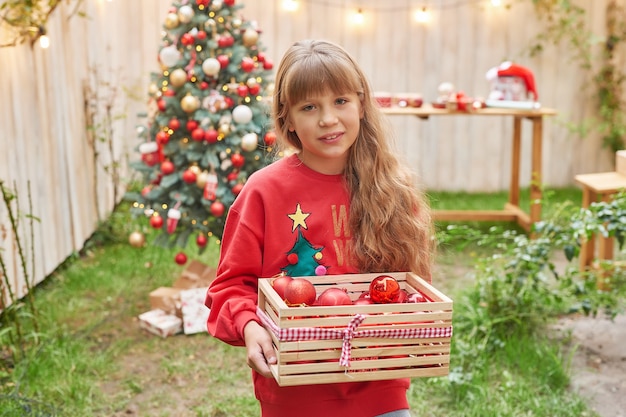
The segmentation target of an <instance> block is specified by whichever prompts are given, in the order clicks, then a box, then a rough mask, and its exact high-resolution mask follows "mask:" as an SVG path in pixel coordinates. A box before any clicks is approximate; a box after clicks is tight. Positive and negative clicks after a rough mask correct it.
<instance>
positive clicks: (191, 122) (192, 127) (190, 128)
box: [187, 119, 198, 132]
mask: <svg viewBox="0 0 626 417" xmlns="http://www.w3.org/2000/svg"><path fill="white" fill-rule="evenodd" d="M197 127H198V122H196V121H195V120H193V119H190V120H187V131H189V132H193V131H194V130H195V129H196V128H197Z"/></svg>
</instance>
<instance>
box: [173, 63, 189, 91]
mask: <svg viewBox="0 0 626 417" xmlns="http://www.w3.org/2000/svg"><path fill="white" fill-rule="evenodd" d="M186 82H187V73H186V72H185V70H184V69H181V68H178V69H175V70H174V71H172V73H171V74H170V84H172V86H174V87H176V88H179V87H182V86H183V85H185V83H186Z"/></svg>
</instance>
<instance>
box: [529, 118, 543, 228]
mask: <svg viewBox="0 0 626 417" xmlns="http://www.w3.org/2000/svg"><path fill="white" fill-rule="evenodd" d="M532 122H533V149H532V157H531V161H532V162H531V170H532V171H531V178H530V223H531V225H532V224H534V223H536V222H538V221H539V220H541V189H542V187H543V184H542V182H541V181H542V179H541V168H542V160H543V158H542V149H541V147H542V141H543V138H542V132H543V118H541V117H533V118H532Z"/></svg>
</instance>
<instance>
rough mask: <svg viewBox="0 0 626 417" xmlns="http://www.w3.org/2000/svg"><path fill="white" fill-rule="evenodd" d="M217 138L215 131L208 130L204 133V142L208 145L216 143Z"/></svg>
mask: <svg viewBox="0 0 626 417" xmlns="http://www.w3.org/2000/svg"><path fill="white" fill-rule="evenodd" d="M218 136H219V134H218V133H217V130H215V129H209V130H207V131H206V132H204V140H206V141H207V142H208V143H215V142H217V138H218Z"/></svg>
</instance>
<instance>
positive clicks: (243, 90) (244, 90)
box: [237, 85, 250, 97]
mask: <svg viewBox="0 0 626 417" xmlns="http://www.w3.org/2000/svg"><path fill="white" fill-rule="evenodd" d="M248 91H250V89H249V88H248V86H247V85H240V86H239V87H237V95H239V97H246V96H247V95H248Z"/></svg>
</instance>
